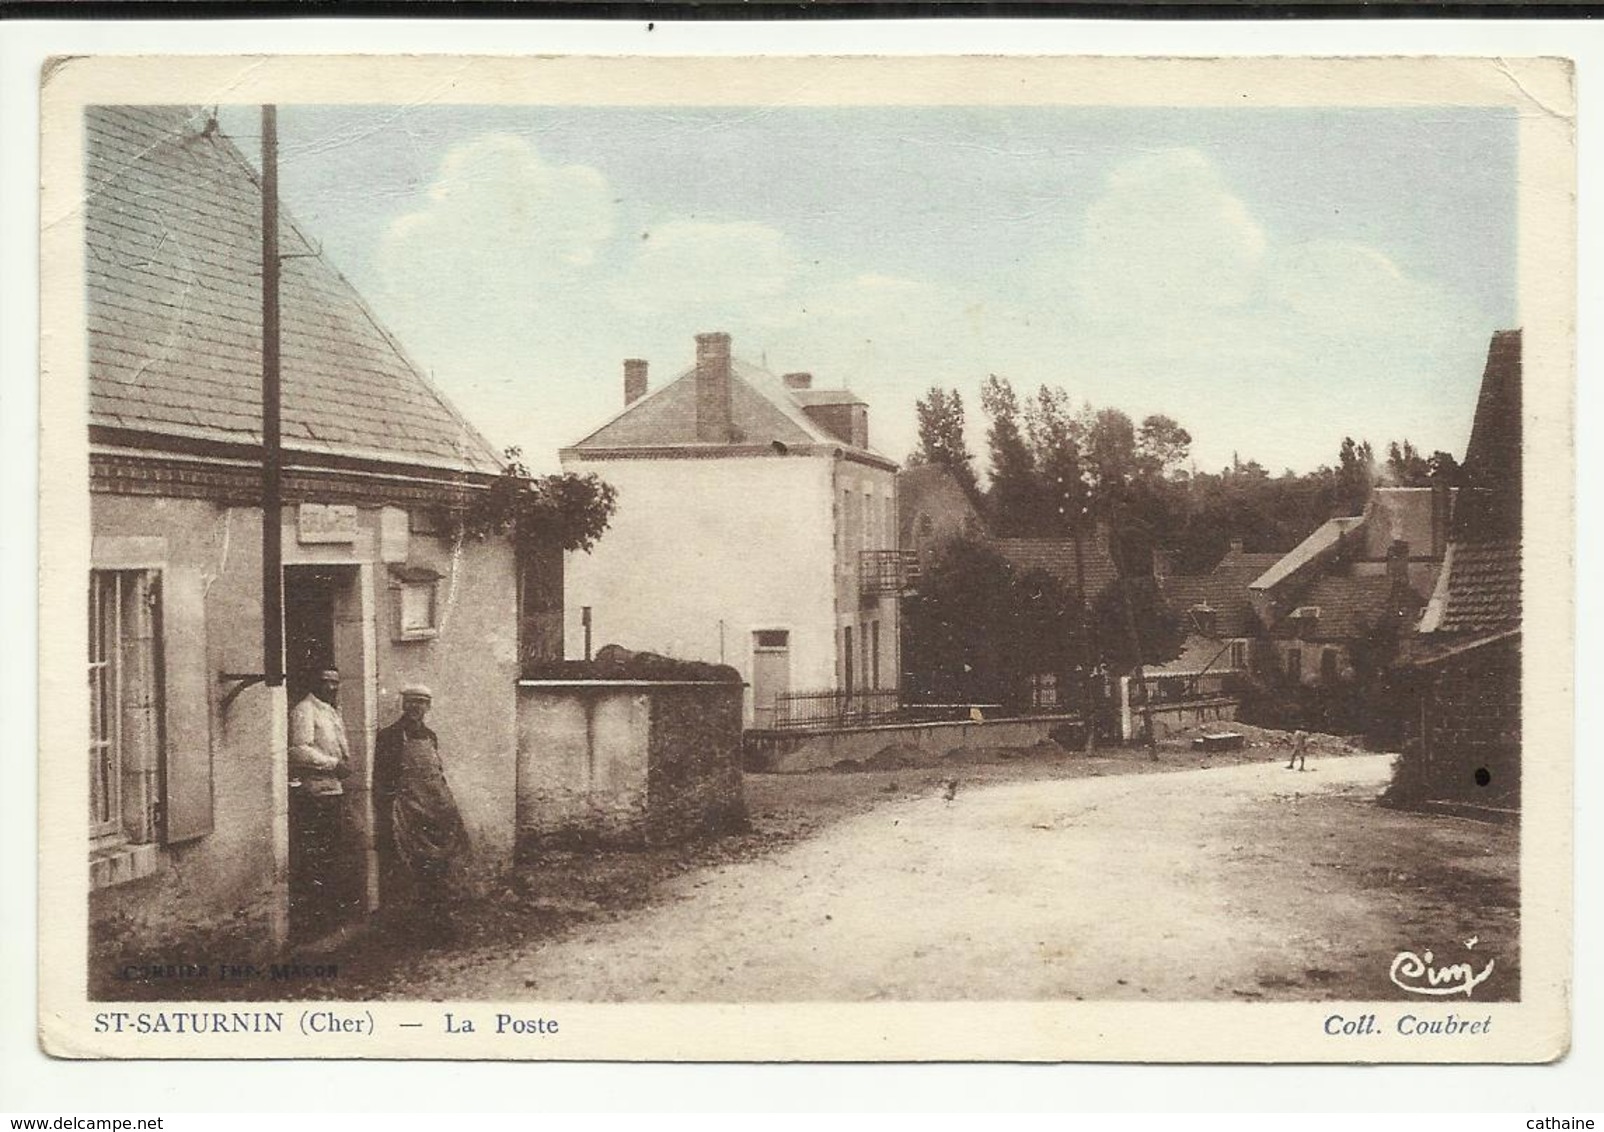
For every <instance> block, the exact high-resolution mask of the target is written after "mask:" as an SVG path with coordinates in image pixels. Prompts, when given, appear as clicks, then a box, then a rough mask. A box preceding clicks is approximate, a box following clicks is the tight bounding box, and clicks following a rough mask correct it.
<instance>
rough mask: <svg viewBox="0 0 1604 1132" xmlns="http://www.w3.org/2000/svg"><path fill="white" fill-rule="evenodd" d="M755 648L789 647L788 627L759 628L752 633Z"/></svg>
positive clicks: (789, 632)
mask: <svg viewBox="0 0 1604 1132" xmlns="http://www.w3.org/2000/svg"><path fill="white" fill-rule="evenodd" d="M752 647H753V648H755V649H788V648H790V647H791V631H790V630H789V629H759V630H757V631H756V632H754V633H753V634H752Z"/></svg>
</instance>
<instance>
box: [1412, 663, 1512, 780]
mask: <svg viewBox="0 0 1604 1132" xmlns="http://www.w3.org/2000/svg"><path fill="white" fill-rule="evenodd" d="M1422 718H1423V723H1424V727H1425V743H1424V744H1423V749H1422V751H1421V754H1420V755H1418V756H1416V757H1419V758H1421V760H1422V762H1421V767H1420V770H1421V772H1422V774H1423V778H1424V782H1423V787H1424V792H1425V795H1426V797H1428V798H1437V799H1451V800H1455V801H1467V802H1480V803H1485V804H1488V805H1500V806H1510V805H1516V804H1518V803H1519V801H1520V755H1521V742H1520V737H1521V726H1520V723H1521V686H1520V644H1519V639H1518V638H1510V639H1508V640H1504V641H1499V642H1496V643H1494V644H1490V645H1487V646H1485V647H1483V648H1479V649H1474V650H1471V651H1469V652H1466V653H1463V654H1461V655H1459V656H1457V657H1451V658H1449V659H1448V660H1445V661H1443V662H1442V664H1441V665H1440V667H1439V668H1438V671H1437V672H1435V673H1434V674H1433V676H1432V677H1431V679H1430V683H1429V685H1428V694H1427V699H1426V703H1425V710H1424V712H1423V717H1422ZM1482 771H1485V772H1486V773H1485V775H1481V776H1480V778H1484V779H1485V782H1483V781H1479V774H1478V772H1482Z"/></svg>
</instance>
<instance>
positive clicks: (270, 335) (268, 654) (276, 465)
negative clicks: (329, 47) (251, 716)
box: [262, 106, 284, 688]
mask: <svg viewBox="0 0 1604 1132" xmlns="http://www.w3.org/2000/svg"><path fill="white" fill-rule="evenodd" d="M279 266H280V265H279V250H278V108H277V107H276V106H263V107H262V673H263V675H264V676H265V678H266V681H267V685H268V687H270V688H277V687H279V686H281V685H282V684H283V683H284V546H283V537H284V529H283V526H282V525H281V524H282V521H283V501H284V488H283V460H284V449H283V437H282V434H281V430H280V417H279V414H280V404H281V396H280V389H279V307H278V297H279V296H278V291H279Z"/></svg>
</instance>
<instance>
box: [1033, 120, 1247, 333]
mask: <svg viewBox="0 0 1604 1132" xmlns="http://www.w3.org/2000/svg"><path fill="white" fill-rule="evenodd" d="M1266 245H1267V239H1266V237H1265V234H1264V232H1263V230H1261V229H1260V227H1259V226H1258V224H1256V223H1255V222H1254V220H1253V218H1252V217H1251V216H1249V215H1248V210H1247V208H1246V206H1245V205H1244V204H1243V203H1242V201H1241V200H1239V199H1238V198H1237V197H1236V196H1234V195H1233V194H1232V193H1231V192H1230V190H1229V189H1228V188H1227V186H1226V185H1225V183H1224V180H1223V179H1222V178H1221V176H1220V174H1219V171H1218V170H1217V169H1216V168H1215V167H1214V165H1213V164H1212V163H1211V162H1209V160H1208V159H1207V158H1205V157H1204V156H1203V155H1202V154H1201V153H1199V152H1198V151H1196V150H1192V149H1178V150H1166V151H1161V152H1158V153H1153V154H1148V155H1145V156H1143V157H1139V158H1136V159H1135V160H1133V161H1129V162H1126V163H1124V164H1122V165H1119V166H1117V167H1116V168H1115V169H1114V170H1113V171H1112V172H1111V173H1110V174H1109V175H1108V180H1107V183H1106V185H1105V188H1104V192H1103V195H1102V196H1100V197H1099V198H1097V200H1095V201H1093V202H1092V204H1091V206H1090V207H1089V208H1088V209H1087V210H1086V215H1085V219H1084V222H1083V224H1082V227H1081V231H1080V233H1079V239H1078V241H1077V243H1076V244H1075V245H1074V246H1073V249H1072V251H1071V253H1070V256H1069V257H1068V258H1069V262H1068V263H1067V265H1064V266H1067V267H1068V268H1069V277H1070V279H1071V280H1072V283H1073V290H1074V297H1075V300H1076V305H1077V307H1078V309H1079V310H1080V312H1081V313H1083V314H1084V315H1086V316H1088V317H1089V318H1090V319H1092V320H1094V321H1104V322H1116V323H1123V322H1128V321H1130V320H1131V319H1132V318H1141V317H1144V316H1145V317H1150V316H1152V315H1154V314H1167V313H1173V312H1181V311H1186V310H1189V309H1197V308H1202V309H1207V310H1217V309H1221V308H1229V307H1233V306H1236V305H1239V304H1241V303H1243V302H1245V301H1247V300H1248V299H1249V298H1250V297H1251V296H1252V294H1253V292H1254V289H1255V287H1256V286H1257V284H1258V281H1259V278H1260V269H1261V265H1262V261H1263V258H1264V252H1265V248H1266Z"/></svg>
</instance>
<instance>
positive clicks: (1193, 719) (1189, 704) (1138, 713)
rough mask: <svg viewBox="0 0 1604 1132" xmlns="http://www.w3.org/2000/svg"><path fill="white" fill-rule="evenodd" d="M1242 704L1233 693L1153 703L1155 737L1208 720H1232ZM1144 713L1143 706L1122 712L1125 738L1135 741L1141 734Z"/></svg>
mask: <svg viewBox="0 0 1604 1132" xmlns="http://www.w3.org/2000/svg"><path fill="white" fill-rule="evenodd" d="M1239 706H1241V705H1240V703H1239V701H1238V700H1237V699H1236V698H1235V697H1233V696H1210V697H1206V698H1200V699H1195V700H1182V701H1180V702H1178V703H1167V704H1154V705H1153V707H1152V708H1151V709H1149V710H1150V711H1151V712H1152V716H1153V738H1154V740H1163V739H1168V738H1169V737H1170V736H1171V735H1174V734H1176V733H1178V732H1181V731H1189V730H1191V729H1192V728H1194V727H1201V726H1203V724H1205V723H1220V722H1229V721H1231V720H1233V719H1235V718H1236V712H1237V708H1238V707H1239ZM1143 714H1144V713H1143V711H1142V709H1140V708H1136V709H1130V708H1127V709H1126V710H1125V711H1124V712H1123V713H1122V714H1121V719H1122V722H1123V725H1124V739H1125V741H1126V742H1134V741H1135V740H1137V739H1140V738H1141V737H1142V716H1143Z"/></svg>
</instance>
